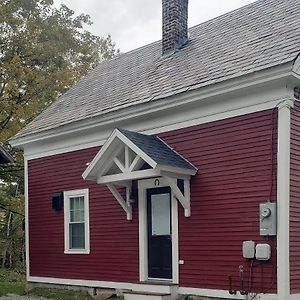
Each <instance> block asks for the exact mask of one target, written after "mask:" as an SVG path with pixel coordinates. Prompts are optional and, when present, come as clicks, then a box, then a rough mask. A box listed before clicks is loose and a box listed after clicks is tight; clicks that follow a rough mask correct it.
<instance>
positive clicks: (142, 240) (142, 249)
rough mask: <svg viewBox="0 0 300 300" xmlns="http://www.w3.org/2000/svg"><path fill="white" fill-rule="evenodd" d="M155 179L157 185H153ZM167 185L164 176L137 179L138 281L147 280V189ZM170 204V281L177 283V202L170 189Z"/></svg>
mask: <svg viewBox="0 0 300 300" xmlns="http://www.w3.org/2000/svg"><path fill="white" fill-rule="evenodd" d="M156 179H158V180H159V185H155V181H156ZM161 187H169V184H168V182H167V181H166V180H165V179H164V178H161V177H159V178H151V179H145V180H139V181H138V190H139V264H140V268H139V269H140V281H147V280H148V251H147V248H148V239H147V199H146V198H147V196H146V191H147V189H151V188H161ZM171 205H172V271H173V273H172V282H173V283H177V284H178V283H179V266H178V263H179V261H178V257H179V255H178V251H179V250H178V204H177V200H176V198H175V196H174V194H173V193H172V191H171Z"/></svg>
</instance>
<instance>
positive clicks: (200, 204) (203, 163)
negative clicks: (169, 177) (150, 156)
mask: <svg viewBox="0 0 300 300" xmlns="http://www.w3.org/2000/svg"><path fill="white" fill-rule="evenodd" d="M275 118H276V116H275ZM274 124H276V120H274V114H273V111H272V110H268V111H263V112H259V113H254V114H249V115H245V116H240V117H235V118H232V119H226V120H222V121H217V122H213V123H209V124H204V125H199V126H195V127H192V128H185V129H181V130H177V131H176V134H175V133H174V132H170V133H164V134H162V135H161V137H162V138H163V139H164V140H165V141H166V142H167V143H168V144H169V145H171V146H172V147H174V148H175V150H176V151H178V152H179V153H180V154H182V155H183V156H184V157H185V158H187V159H188V160H189V161H191V162H192V163H193V164H194V165H196V166H197V167H198V168H199V171H198V173H197V175H196V176H195V177H194V178H193V179H192V181H191V205H192V217H191V218H185V217H184V215H183V211H182V209H180V212H179V250H180V252H179V257H180V259H182V260H184V265H180V285H182V286H186V287H199V288H208V289H224V290H227V289H228V276H229V275H230V276H232V278H233V284H234V288H235V289H239V273H238V270H239V265H243V266H244V267H245V280H246V283H245V287H246V288H248V278H249V266H250V261H246V260H245V259H243V257H242V242H243V241H244V240H254V241H256V242H267V243H270V244H271V245H272V251H273V253H272V261H271V262H267V263H266V262H263V263H261V262H255V263H254V265H253V268H252V271H253V284H252V290H254V291H256V292H270V291H272V292H274V291H276V253H275V251H276V250H275V241H276V239H275V238H269V239H267V238H261V237H260V236H259V213H258V211H259V203H263V202H266V201H267V200H268V198H269V195H270V188H271V186H270V185H271V172H272V169H271V166H272V163H271V162H272V156H271V150H272V128H273V125H274ZM275 127H276V126H275ZM274 129H275V130H274V138H273V153H276V128H274ZM274 144H275V145H274ZM275 159H276V157H275ZM275 159H273V165H274V166H275V165H276V161H275ZM273 171H275V172H274V173H276V169H275V170H273ZM272 200H273V201H276V174H274V176H273V188H272Z"/></svg>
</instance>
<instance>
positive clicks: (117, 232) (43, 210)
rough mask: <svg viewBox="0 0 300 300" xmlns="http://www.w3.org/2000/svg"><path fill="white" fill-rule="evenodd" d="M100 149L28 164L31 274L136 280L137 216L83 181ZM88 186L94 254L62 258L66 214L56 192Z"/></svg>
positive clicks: (105, 193) (64, 256)
mask: <svg viewBox="0 0 300 300" xmlns="http://www.w3.org/2000/svg"><path fill="white" fill-rule="evenodd" d="M97 150H98V149H95V148H94V149H88V150H82V151H76V152H72V153H67V154H61V155H55V156H50V157H47V158H41V159H36V160H33V161H30V162H29V169H28V172H29V182H28V185H29V233H30V241H29V245H30V275H31V276H46V277H58V278H71V279H91V280H105V281H124V282H128V281H138V216H137V215H136V214H134V216H133V221H132V222H128V221H127V220H126V214H125V212H124V211H123V210H122V208H121V207H120V205H119V204H118V203H117V201H116V200H115V199H114V198H112V197H111V194H110V192H109V190H108V189H107V188H106V187H104V186H100V185H96V184H94V183H92V182H89V181H85V180H83V179H82V177H81V174H82V173H83V171H84V170H85V168H86V163H87V162H89V161H91V160H92V158H93V157H94V155H95V154H96V153H97ZM82 188H89V189H90V196H89V203H90V237H91V238H90V243H91V245H90V246H91V254H89V255H84V254H81V255H75V254H64V214H63V211H58V212H57V211H54V210H52V202H51V201H52V194H53V193H54V192H59V191H67V190H74V189H82Z"/></svg>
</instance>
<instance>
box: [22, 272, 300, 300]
mask: <svg viewBox="0 0 300 300" xmlns="http://www.w3.org/2000/svg"><path fill="white" fill-rule="evenodd" d="M28 281H29V282H37V283H48V284H62V285H74V286H85V287H96V288H111V289H124V290H134V291H145V292H147V291H148V292H151V291H154V290H155V292H161V293H165V292H166V290H167V289H168V287H166V286H164V285H161V286H159V285H147V284H139V283H130V282H113V281H96V280H81V279H62V278H53V277H36V276H30V277H29V278H28ZM178 293H179V294H181V295H199V296H204V297H219V298H224V299H245V296H242V295H239V294H238V295H230V294H229V293H228V291H226V290H213V289H199V288H188V287H179V289H178ZM298 295H299V294H297V295H292V296H291V300H298V299H299V298H297V296H298ZM257 299H259V300H286V299H279V298H278V297H277V295H275V294H260V295H259V297H257Z"/></svg>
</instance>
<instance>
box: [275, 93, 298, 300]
mask: <svg viewBox="0 0 300 300" xmlns="http://www.w3.org/2000/svg"><path fill="white" fill-rule="evenodd" d="M293 105H294V101H293V100H291V99H289V100H286V101H282V102H280V104H279V105H278V152H277V204H278V217H277V221H278V232H277V291H278V298H279V299H289V296H290V254H289V241H290V239H289V235H290V232H289V218H290V151H291V145H290V143H291V140H290V134H291V111H290V110H291V108H292V107H293Z"/></svg>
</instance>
